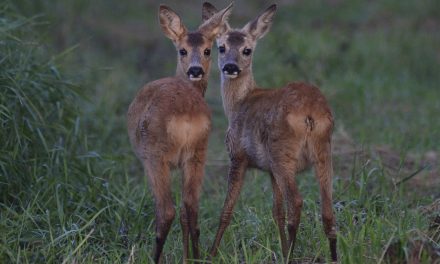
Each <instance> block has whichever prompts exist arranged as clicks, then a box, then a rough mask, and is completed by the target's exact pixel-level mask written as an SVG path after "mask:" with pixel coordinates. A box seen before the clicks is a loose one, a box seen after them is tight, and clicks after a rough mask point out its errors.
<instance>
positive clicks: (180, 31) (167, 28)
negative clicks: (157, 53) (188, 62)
mask: <svg viewBox="0 0 440 264" xmlns="http://www.w3.org/2000/svg"><path fill="white" fill-rule="evenodd" d="M159 21H160V26H161V28H162V31H163V33H164V34H165V36H167V37H168V38H170V39H171V40H172V41H174V42H176V41H178V40H179V39H181V38H182V36H184V35H185V34H186V33H187V29H186V27H185V26H184V25H183V24H182V20H181V19H180V17H179V16H178V15H177V14H176V12H174V11H173V10H172V9H171V8H169V7H168V6H166V5H160V7H159Z"/></svg>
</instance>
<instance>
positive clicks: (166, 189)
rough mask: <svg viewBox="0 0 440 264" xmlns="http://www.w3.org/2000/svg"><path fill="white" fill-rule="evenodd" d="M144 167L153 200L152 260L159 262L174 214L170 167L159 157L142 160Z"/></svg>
mask: <svg viewBox="0 0 440 264" xmlns="http://www.w3.org/2000/svg"><path fill="white" fill-rule="evenodd" d="M144 168H145V172H146V174H147V177H148V180H149V183H150V187H151V191H152V192H153V196H154V202H155V213H156V245H155V249H154V256H153V257H154V262H155V263H159V262H160V261H161V257H162V250H163V246H164V244H165V240H166V238H167V236H168V232H169V231H170V227H171V224H172V222H173V220H174V217H175V214H176V212H175V209H174V204H173V198H172V195H171V182H170V168H169V166H168V164H166V163H165V162H163V161H161V160H160V159H154V160H148V161H144Z"/></svg>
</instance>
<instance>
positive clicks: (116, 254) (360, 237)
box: [0, 0, 440, 263]
mask: <svg viewBox="0 0 440 264" xmlns="http://www.w3.org/2000/svg"><path fill="white" fill-rule="evenodd" d="M214 3H215V4H216V5H217V6H224V5H225V4H224V3H223V2H220V1H217V2H214ZM236 5H237V7H236V10H235V12H234V14H235V15H233V17H232V21H231V24H232V25H234V26H235V25H236V26H242V25H244V23H245V22H246V21H248V20H250V19H251V18H252V17H253V16H255V15H256V14H258V13H259V12H260V11H261V10H262V9H263V8H265V7H266V5H267V3H266V2H265V1H256V2H252V4H250V3H242V2H240V3H236ZM170 6H172V7H173V8H174V9H175V10H176V11H177V12H178V13H179V14H181V15H182V17H183V20H184V21H185V23H186V24H187V25H188V27H189V28H194V27H196V25H197V24H198V23H199V18H200V3H199V2H194V3H190V4H183V3H181V2H179V3H170ZM157 7H158V3H156V2H155V1H141V2H136V1H132V2H128V3H126V4H121V3H120V2H118V1H115V0H110V1H108V0H107V1H104V0H102V1H93V2H89V1H74V3H73V2H71V1H57V2H56V3H53V1H48V0H38V1H32V2H29V1H21V0H20V1H13V2H12V1H10V2H7V3H5V4H1V5H0V91H1V93H0V124H1V129H0V146H1V149H0V263H63V262H64V263H150V262H151V252H152V249H153V243H154V208H153V202H152V197H151V194H150V192H149V190H148V185H147V183H146V179H145V177H144V176H143V172H142V168H141V166H140V164H139V162H138V161H137V160H136V159H135V157H134V154H133V153H132V151H131V149H130V146H129V142H128V137H127V133H126V128H125V112H126V110H127V108H128V105H129V103H130V101H131V100H132V98H133V97H134V95H135V93H136V91H137V90H138V88H139V87H140V86H141V85H142V84H143V83H145V82H147V81H151V80H154V79H157V78H160V77H163V76H167V75H171V74H173V73H174V67H175V64H174V63H175V51H174V48H173V46H172V44H171V42H170V41H169V40H168V39H166V38H165V37H164V36H162V34H161V32H160V29H159V26H158V23H157V17H156V10H157ZM439 12H440V6H439V4H438V3H437V1H419V2H417V1H397V0H381V1H373V2H371V1H368V2H365V1H357V0H356V1H295V4H287V2H286V3H285V4H281V8H279V12H278V13H277V15H276V16H275V20H274V26H273V28H272V31H271V32H270V33H269V34H268V35H267V36H266V37H265V38H264V39H262V40H261V41H260V43H259V45H258V47H257V50H256V51H255V58H254V72H255V76H256V79H257V82H258V83H259V84H260V85H262V86H267V87H280V86H282V85H284V84H286V83H287V82H290V81H296V80H306V81H309V82H312V83H314V84H317V85H319V86H320V87H321V89H322V91H323V92H324V93H325V94H326V96H327V97H328V99H329V101H330V104H331V106H332V108H333V111H334V114H335V117H336V129H335V131H336V136H339V135H340V134H341V131H345V132H346V133H347V134H348V135H349V138H350V140H351V141H352V142H354V143H353V145H354V146H355V147H356V149H362V150H363V152H362V153H357V154H352V155H348V156H337V155H336V156H335V176H334V196H335V197H334V209H335V212H336V217H337V224H338V229H339V232H338V239H339V240H338V241H339V244H338V252H339V254H340V260H341V263H377V262H379V261H390V262H391V261H392V260H391V259H387V258H388V256H387V254H385V253H386V248H387V247H388V246H390V245H391V246H392V245H397V247H398V248H399V250H400V251H402V252H403V253H402V254H403V255H402V256H399V257H400V259H399V261H403V259H404V258H409V257H410V255H411V252H412V243H413V242H414V241H424V243H426V247H433V248H436V249H437V250H439V247H440V245H439V243H440V241H439V235H438V232H439V231H438V228H437V229H434V231H433V229H432V228H430V226H431V225H433V224H432V217H433V216H435V215H438V214H439V212H438V211H430V212H427V213H426V212H425V211H426V210H424V209H423V208H425V206H426V205H429V204H431V203H433V201H434V200H435V199H438V198H439V193H438V184H439V181H438V180H437V178H436V177H438V167H437V172H436V167H435V166H438V161H436V162H437V163H436V162H435V161H434V162H433V164H431V167H427V168H426V169H425V170H424V171H422V173H420V174H417V175H415V176H414V178H411V179H409V180H408V181H405V182H404V183H402V184H399V185H397V184H396V182H398V181H399V180H401V179H403V178H405V177H406V176H408V175H410V174H411V173H412V172H414V171H416V170H417V169H418V168H419V165H420V166H421V165H425V161H424V156H425V154H426V153H428V152H430V151H431V152H432V151H433V152H434V153H437V154H436V155H437V159H438V151H440V149H439V145H440V144H439V143H440V141H439V139H440V122H438V121H437V119H438V117H437V116H438V113H440V103H439V102H438V98H439V96H440V91H439V89H438V88H439V86H440V75H439V74H438V72H439V70H440V50H439V43H440V33H439V32H440V30H439V29H440V21H439V20H438V17H440V13H439ZM218 79H219V77H218V72H217V66H216V61H215V60H214V61H213V65H212V73H211V83H210V85H209V87H208V92H207V101H208V103H209V105H210V107H211V108H212V111H213V132H212V134H211V136H210V142H209V150H208V163H207V166H206V177H205V182H204V186H203V193H202V197H201V201H200V217H199V221H200V228H201V247H202V251H203V255H204V257H206V252H205V251H206V250H207V249H208V247H209V246H210V244H211V242H212V240H213V238H214V235H215V231H216V228H217V224H218V217H219V214H220V212H219V208H221V207H222V205H223V199H224V196H225V193H226V188H227V183H226V173H227V165H228V162H227V154H226V151H225V148H224V145H223V139H224V131H225V128H226V125H227V120H226V118H225V117H224V114H223V109H222V104H221V98H220V91H219V90H220V89H219V81H218ZM337 142H339V141H337ZM341 144H342V143H341ZM344 144H346V143H344ZM378 146H381V147H383V146H388V148H390V149H391V151H390V152H391V153H392V154H393V155H394V156H393V157H395V158H396V159H397V161H394V162H396V163H397V164H395V165H396V166H397V169H396V170H390V164H389V161H388V160H387V158H386V157H385V158H384V157H383V156H379V155H377V153H376V152H375V149H376V147H378ZM338 147H341V146H338ZM342 147H344V146H342ZM349 150H352V149H350V148H349ZM407 157H411V158H412V160H413V161H414V164H413V165H412V166H408V165H407V163H408V162H407V161H405V158H407ZM174 174H175V175H174V176H175V177H173V187H174V197H175V198H174V199H175V203H176V205H179V204H180V174H179V173H177V172H176V173H174ZM430 175H431V176H430ZM298 183H299V186H300V187H299V189H300V191H301V194H302V196H303V197H304V208H303V214H302V219H301V228H300V232H299V234H298V237H297V245H296V248H295V250H294V254H293V259H295V260H297V261H299V262H323V261H325V260H328V259H329V251H328V244H327V239H326V238H325V235H324V232H323V230H322V225H321V220H320V204H319V193H318V186H317V183H316V181H315V178H314V175H313V173H312V172H306V173H303V174H301V175H299V176H298ZM434 184H437V185H434ZM271 196H272V194H271V186H270V180H269V177H267V175H266V174H265V173H262V172H259V171H256V170H253V171H249V172H248V174H247V178H246V182H245V186H244V188H243V190H242V193H241V196H240V200H239V202H238V203H237V206H236V208H235V213H234V218H233V221H232V223H231V225H230V227H229V228H228V229H227V231H226V233H225V235H224V238H223V240H222V243H221V246H220V252H219V255H218V257H216V258H215V259H214V260H213V261H214V262H215V263H282V262H283V260H282V256H281V254H280V251H281V250H280V244H279V239H278V233H277V231H276V226H275V223H274V221H273V220H272V216H271V207H272V197H271ZM422 211H423V212H424V213H422ZM436 232H437V233H436ZM396 242H400V244H399V243H396ZM164 252H165V258H166V260H167V263H180V262H181V261H182V259H181V258H182V241H181V233H180V224H179V221H177V219H176V220H175V222H174V224H173V226H172V229H171V232H170V234H169V237H168V240H167V242H166V245H165V251H164ZM427 254H428V253H427V251H426V250H425V251H424V252H423V253H422V257H421V261H422V263H431V262H432V261H433V259H430V258H429V256H428V255H427ZM437 261H438V260H437Z"/></svg>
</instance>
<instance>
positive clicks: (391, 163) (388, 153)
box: [333, 128, 440, 191]
mask: <svg viewBox="0 0 440 264" xmlns="http://www.w3.org/2000/svg"><path fill="white" fill-rule="evenodd" d="M333 157H334V166H335V171H336V172H337V174H338V175H340V176H342V177H349V176H350V175H352V172H353V165H354V164H355V163H359V162H360V163H362V164H367V163H372V162H373V163H375V164H379V165H380V166H381V167H382V168H383V169H384V171H385V172H386V174H387V175H388V176H389V177H391V180H392V182H393V183H394V184H395V185H396V186H398V185H400V184H411V186H412V187H413V188H416V189H420V190H427V191H435V190H436V188H438V186H440V175H439V154H438V153H437V152H436V151H433V150H429V151H426V152H425V153H406V154H404V155H403V154H402V153H400V152H398V151H396V150H394V149H392V148H391V147H390V146H387V145H373V146H370V147H368V148H367V147H363V146H360V145H359V144H357V143H356V142H354V140H353V139H352V138H351V137H350V135H349V134H348V133H347V132H346V131H345V130H344V129H342V128H339V129H338V130H337V131H336V132H335V133H334V136H333ZM437 191H438V190H437Z"/></svg>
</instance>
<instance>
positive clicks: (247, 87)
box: [221, 71, 256, 122]
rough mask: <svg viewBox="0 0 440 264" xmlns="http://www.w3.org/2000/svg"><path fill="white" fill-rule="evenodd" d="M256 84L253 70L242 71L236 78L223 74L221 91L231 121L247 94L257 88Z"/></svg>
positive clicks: (224, 107)
mask: <svg viewBox="0 0 440 264" xmlns="http://www.w3.org/2000/svg"><path fill="white" fill-rule="evenodd" d="M255 87H256V84H255V81H254V76H253V74H252V72H251V71H248V72H242V73H240V75H239V76H238V77H236V78H234V79H231V78H228V77H225V76H224V74H223V73H222V75H221V92H222V99H223V109H224V110H225V114H226V116H227V117H228V120H229V122H231V120H232V119H233V116H234V114H235V113H237V111H238V106H239V105H240V103H241V101H242V100H243V99H244V98H246V96H247V95H248V94H249V92H251V91H252V90H253V89H255Z"/></svg>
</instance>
